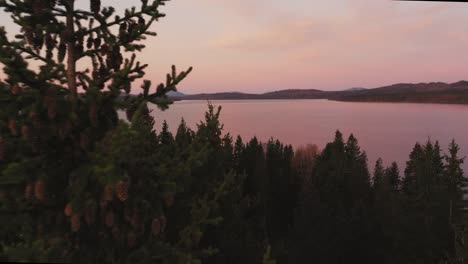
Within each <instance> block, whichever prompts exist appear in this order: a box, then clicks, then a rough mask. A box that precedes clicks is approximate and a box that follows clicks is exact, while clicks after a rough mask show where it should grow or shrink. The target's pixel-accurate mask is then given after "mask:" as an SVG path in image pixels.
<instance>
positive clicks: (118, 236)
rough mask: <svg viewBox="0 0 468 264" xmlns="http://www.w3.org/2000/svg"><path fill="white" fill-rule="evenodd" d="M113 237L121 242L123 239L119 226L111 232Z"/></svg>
mask: <svg viewBox="0 0 468 264" xmlns="http://www.w3.org/2000/svg"><path fill="white" fill-rule="evenodd" d="M111 233H112V237H113V238H114V239H115V240H116V241H119V242H120V240H121V239H122V237H121V234H120V229H119V228H118V227H117V226H114V227H112V230H111Z"/></svg>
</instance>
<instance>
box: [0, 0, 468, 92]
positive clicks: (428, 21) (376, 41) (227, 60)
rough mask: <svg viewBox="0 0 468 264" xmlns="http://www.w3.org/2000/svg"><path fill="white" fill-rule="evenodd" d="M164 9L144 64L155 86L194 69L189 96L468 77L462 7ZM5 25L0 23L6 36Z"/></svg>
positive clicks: (337, 2) (256, 4)
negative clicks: (173, 67) (168, 74)
mask: <svg viewBox="0 0 468 264" xmlns="http://www.w3.org/2000/svg"><path fill="white" fill-rule="evenodd" d="M78 2H80V1H78ZM86 2H87V1H86ZM116 2H118V3H119V4H117V6H116V8H117V9H118V10H122V8H123V7H126V6H131V5H135V4H138V2H139V1H137V0H126V1H112V0H106V1H103V4H115V3H116ZM162 10H163V11H164V12H165V13H166V14H167V17H166V18H163V19H162V20H161V21H160V23H158V24H157V25H155V27H154V28H153V29H154V30H155V31H157V32H158V37H156V38H152V39H150V40H148V41H147V42H146V44H147V48H146V50H145V51H144V52H143V54H141V55H140V59H141V61H142V62H144V63H149V64H150V66H149V68H148V70H147V75H146V78H147V79H151V80H153V81H154V82H155V83H158V82H160V81H161V80H164V78H163V77H164V76H165V74H166V72H167V71H168V70H170V66H171V65H172V64H175V65H177V66H178V68H179V69H185V68H187V67H189V66H193V67H194V71H193V72H192V73H191V74H190V76H189V77H188V78H187V79H186V80H185V81H184V83H183V84H182V85H180V86H179V90H180V91H181V92H184V93H189V94H190V93H199V92H222V91H242V92H265V91H272V90H279V89H292V88H297V89H308V88H313V89H324V90H337V89H347V88H350V87H368V88H371V87H378V86H382V85H387V84H392V83H398V82H430V81H444V82H455V81H459V80H462V79H468V76H467V75H466V73H467V70H468V49H467V47H468V16H466V14H467V12H468V4H464V3H422V2H396V1H390V0H326V1H325V0H324V1H307V0H294V1H283V0H250V1H240V0H173V1H170V2H168V4H167V6H166V7H163V9H162ZM8 20H9V18H8V17H5V16H2V17H1V18H0V23H1V24H3V25H7V29H8V23H7V21H8Z"/></svg>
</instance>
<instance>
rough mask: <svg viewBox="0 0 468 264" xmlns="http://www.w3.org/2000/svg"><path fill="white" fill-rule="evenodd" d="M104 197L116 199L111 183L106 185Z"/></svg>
mask: <svg viewBox="0 0 468 264" xmlns="http://www.w3.org/2000/svg"><path fill="white" fill-rule="evenodd" d="M104 198H105V199H106V201H112V200H114V193H113V192H112V188H111V186H110V185H109V184H108V185H106V186H104Z"/></svg>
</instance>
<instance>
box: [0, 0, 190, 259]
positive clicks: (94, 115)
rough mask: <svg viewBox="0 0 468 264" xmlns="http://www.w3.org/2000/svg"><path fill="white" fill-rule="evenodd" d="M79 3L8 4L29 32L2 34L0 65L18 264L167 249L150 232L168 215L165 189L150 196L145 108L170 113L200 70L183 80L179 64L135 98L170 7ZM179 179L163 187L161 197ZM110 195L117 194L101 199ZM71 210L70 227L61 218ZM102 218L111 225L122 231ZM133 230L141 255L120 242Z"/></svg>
mask: <svg viewBox="0 0 468 264" xmlns="http://www.w3.org/2000/svg"><path fill="white" fill-rule="evenodd" d="M76 2H77V1H74V0H63V1H55V0H45V1H38V0H26V1H9V0H6V1H5V0H3V1H0V7H1V8H3V10H4V11H5V12H6V13H8V14H9V15H11V17H12V18H13V20H14V22H15V23H16V24H18V25H19V26H20V29H21V31H22V34H17V35H15V38H14V39H10V38H9V37H8V36H7V34H6V32H5V30H4V28H1V30H0V47H1V48H0V62H1V63H2V64H3V66H4V72H5V75H6V76H7V77H6V79H5V81H2V82H0V86H1V87H2V88H1V89H0V100H1V102H2V109H1V110H0V137H1V138H2V144H1V146H0V152H1V153H0V154H1V155H0V158H1V159H2V162H1V163H0V175H1V176H0V186H1V187H0V188H1V189H2V190H7V191H8V192H9V193H11V196H9V197H10V199H8V200H7V201H3V202H2V204H1V208H2V210H7V211H8V210H10V212H13V214H12V217H11V218H10V219H8V220H5V221H7V223H2V229H3V230H1V234H2V237H7V239H5V240H4V241H3V242H4V247H2V249H1V255H2V256H3V257H4V258H6V259H7V260H12V261H14V260H19V259H17V258H15V254H13V253H12V252H15V251H16V250H20V249H21V250H25V252H26V250H36V251H37V252H38V253H37V255H30V257H31V259H29V260H30V261H31V260H40V259H42V260H45V261H73V262H111V261H121V260H123V259H126V258H127V257H130V258H131V259H133V260H136V259H135V256H136V255H139V256H140V257H141V256H142V253H141V252H142V250H144V251H145V252H146V253H144V254H150V253H148V252H162V251H161V250H156V251H155V250H154V247H159V248H161V245H160V242H158V241H154V243H150V242H148V243H146V242H147V241H148V240H147V239H149V237H148V236H145V235H144V232H142V231H143V230H144V229H145V228H146V229H147V228H148V226H147V224H148V222H146V221H144V220H145V219H147V217H150V216H148V215H147V214H148V213H151V214H162V212H161V211H160V210H159V209H158V206H155V207H154V211H148V210H146V207H147V204H146V205H145V203H146V202H147V201H150V203H153V204H157V203H158V202H159V203H160V202H161V201H162V199H161V197H160V195H158V193H159V192H158V191H159V190H158V191H154V190H152V192H151V193H150V194H151V196H147V197H145V198H144V199H142V196H141V195H144V194H145V193H148V192H147V191H145V190H148V188H151V186H154V185H152V184H148V185H145V184H144V183H147V181H151V180H149V179H148V178H151V177H154V165H153V164H152V163H154V158H155V155H153V154H154V150H151V151H150V152H149V155H147V156H142V155H141V154H144V153H148V152H146V151H147V150H148V149H149V148H150V147H152V146H154V144H153V143H155V141H154V131H153V128H152V127H150V126H152V124H153V122H154V121H153V120H152V119H151V118H150V111H149V110H148V107H147V103H153V104H155V105H156V106H158V107H159V108H162V109H165V108H167V107H168V105H169V104H170V103H171V101H170V100H169V99H168V98H167V96H166V93H167V92H168V91H174V90H176V86H177V85H178V84H179V83H180V82H181V81H182V80H183V79H184V78H185V77H186V76H187V74H188V73H189V72H190V71H191V68H189V69H188V70H187V71H185V72H181V73H180V74H178V73H177V71H176V69H175V67H172V72H171V74H168V75H167V79H166V82H165V83H161V84H159V85H158V86H157V87H156V88H155V89H154V91H150V90H151V86H152V84H151V82H150V81H148V80H145V81H143V85H142V87H141V88H142V93H140V94H139V95H137V96H130V95H129V93H130V91H131V85H132V83H133V82H134V81H136V80H138V79H140V78H142V77H144V74H145V72H144V70H145V68H146V66H147V65H142V64H141V63H139V62H138V61H137V59H136V54H137V53H138V52H139V51H141V50H142V49H143V48H144V45H143V44H142V41H143V40H144V39H145V38H146V37H147V36H153V35H155V33H154V32H152V31H150V27H151V26H152V25H153V23H154V22H156V21H158V20H159V18H162V17H164V14H162V13H161V12H160V11H159V8H160V6H162V5H164V4H165V2H166V1H164V0H162V1H159V0H158V1H153V2H152V3H149V2H148V1H147V0H142V1H141V5H140V7H139V8H138V9H137V8H129V9H126V10H125V12H124V13H123V14H121V15H116V12H115V9H114V8H113V7H105V6H101V3H100V1H99V0H90V2H89V3H90V8H89V9H88V10H81V9H78V8H77V7H76ZM78 64H80V65H87V64H89V65H90V67H87V68H86V67H84V68H83V67H77V65H78ZM31 65H35V66H34V67H32V66H31ZM119 109H120V110H123V111H125V112H127V114H129V117H130V121H131V124H130V125H125V124H122V123H121V122H120V121H119V120H118V115H117V111H118V110H119ZM20 136H21V137H20ZM129 140H133V141H129ZM142 140H145V144H141V143H142ZM126 150H128V152H125V151H126ZM171 180H172V179H168V178H166V179H156V181H160V182H159V183H158V186H164V187H160V188H168V187H167V186H170V184H168V182H169V183H170V182H171ZM122 182H123V184H122ZM32 183H34V196H35V199H34V200H22V199H17V198H15V197H20V196H21V197H23V196H24V194H23V190H24V188H19V187H21V186H30V185H31V184H32ZM140 185H141V186H140ZM137 188H142V189H141V192H138V193H137V192H135V189H137ZM16 189H21V190H22V191H21V194H19V193H16V191H14V190H16ZM105 190H107V191H105ZM161 191H163V190H161ZM105 192H107V193H108V194H109V193H115V194H116V197H113V196H112V197H111V196H109V195H106V196H107V199H102V198H104V193H105ZM19 195H20V196H19ZM28 196H30V195H28ZM148 197H151V198H148ZM69 203H70V204H71V208H72V210H71V212H72V214H70V217H71V218H68V217H67V216H65V215H64V209H63V208H65V207H66V205H67V204H69ZM98 205H100V206H98ZM124 205H128V206H130V207H131V208H133V209H132V210H133V211H134V213H133V217H132V219H133V220H134V221H124V220H123V207H125V206H124ZM145 206H146V207H145ZM11 210H13V211H11ZM158 210H159V211H158ZM143 213H144V214H145V215H142V214H143ZM94 215H99V216H102V219H103V220H106V219H105V218H107V220H108V221H105V222H107V224H108V226H112V229H110V228H108V227H105V226H104V225H103V222H101V221H94V220H93V219H94V218H95V217H94ZM106 215H107V216H108V217H105V216H106ZM110 215H113V217H110ZM111 218H114V220H115V221H110V219H111ZM129 219H130V218H129ZM138 219H142V220H143V221H142V220H138ZM32 220H34V221H32ZM111 222H112V224H111ZM130 222H132V223H133V225H130ZM85 223H86V224H85ZM45 225H46V226H47V227H48V229H47V231H46V232H44V226H45ZM130 226H131V227H130ZM145 226H146V227H145ZM49 227H50V228H49ZM128 228H133V229H134V230H135V232H133V233H134V234H135V235H136V236H137V237H138V239H136V241H137V242H136V244H138V248H135V247H134V246H133V247H132V248H133V249H134V250H129V249H128V248H127V245H126V243H123V240H122V238H123V237H124V236H123V234H126V232H127V230H128ZM131 240H132V239H131ZM158 244H159V245H158ZM150 247H153V248H152V249H151V250H149V251H148V249H149V248H150ZM164 247H165V246H164ZM166 248H167V247H166ZM173 249H175V250H173V251H171V252H172V253H170V254H169V253H168V254H166V255H159V256H157V257H159V258H165V259H168V258H169V259H172V260H174V261H175V260H176V259H178V258H182V257H183V256H184V254H186V253H187V252H183V251H181V250H180V249H176V248H173ZM138 250H139V251H138ZM137 251H138V253H135V252H137ZM57 252H59V253H57ZM166 252H167V251H166ZM133 253H135V254H136V255H134V254H133ZM132 254H133V255H132ZM144 254H143V255H144ZM150 255H151V254H150ZM140 257H136V258H140ZM22 259H23V260H24V258H22Z"/></svg>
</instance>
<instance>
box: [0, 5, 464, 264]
mask: <svg viewBox="0 0 468 264" xmlns="http://www.w3.org/2000/svg"><path fill="white" fill-rule="evenodd" d="M166 2H167V1H164V0H156V1H151V2H150V1H147V0H141V5H140V6H138V8H137V7H134V8H128V9H126V10H125V11H124V12H123V14H116V10H115V9H114V8H112V7H104V6H101V1H99V0H90V1H89V4H90V5H89V9H87V10H81V9H78V8H76V7H75V1H74V0H58V1H57V0H24V1H17V0H8V1H5V0H0V8H2V10H3V11H4V12H6V13H7V14H9V15H10V16H11V17H12V19H13V20H14V22H15V23H16V24H17V25H18V26H19V27H20V28H21V32H20V33H21V34H16V35H13V37H10V36H11V35H9V34H7V32H6V30H5V29H4V28H0V63H1V64H2V66H3V71H4V74H5V76H6V77H5V79H3V80H1V81H0V104H1V108H0V216H1V217H0V238H1V240H0V261H2V262H54V263H56V262H60V263H63V262H65V263H181V264H186V263H194V264H195V263H264V264H267V263H268V264H273V263H408V264H409V263H464V259H465V255H466V249H465V238H464V235H465V230H466V228H465V226H466V220H467V219H466V218H465V213H464V207H465V205H464V201H463V193H464V192H463V188H464V187H465V186H466V179H465V178H464V177H463V171H462V169H461V167H460V165H461V164H462V163H463V161H464V158H463V157H460V155H459V147H458V145H457V144H456V143H455V142H454V141H453V142H452V143H451V144H450V145H449V146H448V152H446V153H445V152H443V151H442V149H441V146H439V144H438V142H437V141H435V142H433V141H429V140H428V141H427V142H424V143H422V144H420V143H416V144H415V145H414V148H413V151H412V152H411V153H409V156H408V161H407V163H406V166H405V167H404V168H399V167H398V166H397V164H396V163H390V165H389V166H385V165H384V162H383V161H382V160H378V161H377V163H376V164H375V166H373V164H371V167H370V168H369V166H370V165H369V164H368V163H367V156H366V154H365V152H364V151H363V150H361V148H360V147H359V143H358V140H357V138H356V137H355V136H354V135H352V134H351V135H346V136H344V135H342V134H341V133H340V132H339V131H336V134H335V136H334V138H333V135H330V137H331V142H329V143H328V144H327V145H326V146H325V147H324V148H323V149H321V150H319V149H318V148H317V147H316V146H315V145H307V146H303V147H299V148H297V149H293V147H292V146H291V145H288V144H285V143H282V142H280V141H278V140H275V139H273V138H272V139H270V140H268V141H267V142H261V141H259V140H258V139H257V138H255V137H254V138H251V139H242V138H241V137H239V136H235V135H230V134H229V131H224V128H223V124H221V122H220V115H221V107H216V106H214V105H212V104H208V108H207V111H206V113H205V116H204V117H200V119H201V121H200V122H199V123H198V124H197V126H196V127H194V128H189V127H188V126H187V125H186V123H185V122H184V120H181V122H180V125H179V126H178V127H177V130H176V132H175V133H171V132H170V130H169V127H168V125H167V123H166V122H164V123H163V125H162V129H161V131H156V130H155V120H154V118H153V116H152V113H151V110H150V108H151V107H153V106H154V105H155V106H156V107H158V108H159V109H168V108H169V106H170V104H171V103H172V101H171V100H170V98H168V96H167V94H168V93H169V92H171V91H172V92H174V91H177V86H178V85H179V84H180V83H181V82H182V81H183V80H184V79H185V78H186V77H187V76H188V74H189V73H190V72H191V71H192V68H191V67H190V68H188V69H187V70H185V71H181V72H179V71H177V69H176V67H175V66H172V68H171V69H170V73H168V74H167V76H166V80H165V82H161V83H159V84H157V85H153V83H152V82H151V81H149V80H142V82H141V83H142V85H141V87H140V88H141V90H140V92H139V93H138V94H131V91H132V89H131V88H132V83H133V82H134V81H135V80H138V79H141V78H143V77H144V75H145V69H146V67H147V65H144V64H141V63H139V62H138V60H137V54H138V52H139V51H141V50H142V49H143V48H144V45H143V44H141V43H142V41H143V40H145V39H146V38H147V37H150V36H154V35H155V33H154V32H152V31H150V27H151V25H152V24H153V23H155V22H157V21H158V20H159V19H160V18H162V17H164V14H163V13H161V12H160V11H159V8H160V7H161V6H162V5H164V4H165V3H166ZM31 62H34V66H31ZM78 65H88V67H77V66H78ZM149 105H151V107H149ZM168 111H170V109H169V110H168ZM119 112H120V113H124V115H125V118H124V119H122V118H119ZM158 127H159V126H158ZM311 133H313V131H311ZM382 151H385V150H384V149H383V150H382ZM385 162H391V161H385Z"/></svg>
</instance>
